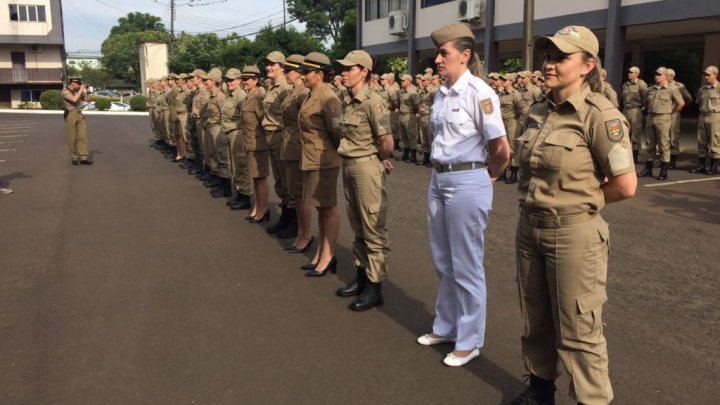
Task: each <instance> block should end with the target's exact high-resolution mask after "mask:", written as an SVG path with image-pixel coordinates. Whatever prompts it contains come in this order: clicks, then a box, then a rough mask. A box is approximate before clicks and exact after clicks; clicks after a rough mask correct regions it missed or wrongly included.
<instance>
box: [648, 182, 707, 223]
mask: <svg viewBox="0 0 720 405" xmlns="http://www.w3.org/2000/svg"><path fill="white" fill-rule="evenodd" d="M710 183H712V185H709V186H708V191H709V189H711V188H712V189H715V190H718V191H720V181H715V182H710ZM650 201H651V202H652V203H653V204H655V206H657V207H663V209H664V211H665V212H667V213H668V214H671V215H674V216H677V217H680V218H686V219H691V220H693V221H700V222H710V223H713V224H720V205H718V199H717V194H715V195H713V193H711V192H708V193H705V194H701V193H697V192H690V191H679V190H666V191H665V192H664V193H662V194H660V193H658V194H656V195H653V196H652V197H650Z"/></svg>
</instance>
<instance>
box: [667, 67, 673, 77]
mask: <svg viewBox="0 0 720 405" xmlns="http://www.w3.org/2000/svg"><path fill="white" fill-rule="evenodd" d="M665 70H666V71H667V75H668V76H673V77H674V76H675V69H671V68H667V69H665Z"/></svg>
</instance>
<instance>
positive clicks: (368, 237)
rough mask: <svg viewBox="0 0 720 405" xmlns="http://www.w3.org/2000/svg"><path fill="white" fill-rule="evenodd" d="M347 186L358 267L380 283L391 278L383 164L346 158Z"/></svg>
mask: <svg viewBox="0 0 720 405" xmlns="http://www.w3.org/2000/svg"><path fill="white" fill-rule="evenodd" d="M343 187H344V189H345V201H346V202H347V215H348V219H349V220H350V227H351V228H352V230H353V233H354V234H355V239H354V240H353V256H354V257H355V266H357V267H363V268H365V269H366V270H365V272H366V274H367V277H368V279H369V280H370V281H372V282H373V283H379V282H381V281H383V280H384V279H385V278H386V277H387V271H388V258H389V256H390V245H389V240H388V231H387V227H386V225H385V223H386V219H387V207H388V205H389V204H388V194H387V191H386V189H385V168H384V167H383V164H382V163H381V162H380V160H378V159H377V158H375V159H372V160H366V161H362V162H359V163H353V161H352V160H344V162H343Z"/></svg>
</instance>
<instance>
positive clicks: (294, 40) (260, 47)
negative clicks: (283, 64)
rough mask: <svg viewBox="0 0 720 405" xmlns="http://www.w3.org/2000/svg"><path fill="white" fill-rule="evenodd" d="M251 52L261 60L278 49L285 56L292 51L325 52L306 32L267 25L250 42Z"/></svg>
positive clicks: (301, 52)
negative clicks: (274, 28)
mask: <svg viewBox="0 0 720 405" xmlns="http://www.w3.org/2000/svg"><path fill="white" fill-rule="evenodd" d="M251 49H252V53H253V56H255V57H256V58H257V60H258V62H261V60H262V58H264V57H265V56H266V55H267V54H269V53H270V52H272V51H280V52H282V53H283V54H285V56H288V55H290V54H293V53H298V54H301V55H307V54H308V53H310V52H313V51H315V52H325V48H324V47H323V46H322V44H321V43H320V41H318V40H317V39H315V38H313V37H312V36H311V35H309V34H308V33H307V32H298V31H297V30H296V29H295V28H294V27H289V28H278V29H276V30H273V29H272V27H270V26H267V27H265V28H263V29H262V30H260V32H259V33H258V34H257V35H256V36H255V41H254V42H253V43H252V48H251Z"/></svg>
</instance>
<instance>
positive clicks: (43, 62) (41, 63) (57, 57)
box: [0, 45, 62, 69]
mask: <svg viewBox="0 0 720 405" xmlns="http://www.w3.org/2000/svg"><path fill="white" fill-rule="evenodd" d="M40 49H41V51H40V52H32V48H31V46H30V45H0V69H11V68H12V61H11V59H10V52H25V68H26V69H53V68H61V67H62V49H61V48H60V47H59V46H57V45H40Z"/></svg>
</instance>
